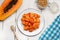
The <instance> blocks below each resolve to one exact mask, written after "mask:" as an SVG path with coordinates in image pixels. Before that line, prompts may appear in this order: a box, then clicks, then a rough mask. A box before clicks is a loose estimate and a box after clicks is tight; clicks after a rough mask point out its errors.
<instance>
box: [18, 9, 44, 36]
mask: <svg viewBox="0 0 60 40" xmlns="http://www.w3.org/2000/svg"><path fill="white" fill-rule="evenodd" d="M29 12H33V13H35V14H38V15H39V16H40V19H39V20H40V23H39V28H38V29H36V30H34V31H32V32H29V31H26V30H24V25H23V24H22V22H21V18H22V16H23V15H24V14H27V13H29ZM44 25H45V21H44V18H43V15H42V14H41V11H39V10H36V9H33V8H28V9H25V10H24V11H22V12H21V13H20V14H19V15H18V18H17V27H18V30H19V31H20V32H21V33H22V34H23V35H25V36H29V37H32V36H36V35H38V34H40V33H41V32H42V31H43V29H44ZM31 30H32V29H31Z"/></svg>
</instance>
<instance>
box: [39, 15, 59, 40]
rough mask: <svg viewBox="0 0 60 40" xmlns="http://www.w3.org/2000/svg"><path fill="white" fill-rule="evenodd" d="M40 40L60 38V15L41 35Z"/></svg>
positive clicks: (56, 39)
mask: <svg viewBox="0 0 60 40" xmlns="http://www.w3.org/2000/svg"><path fill="white" fill-rule="evenodd" d="M39 40H60V15H59V16H57V18H56V19H55V21H54V22H53V23H52V25H50V27H49V28H47V29H46V30H45V31H44V33H43V34H42V35H41V37H39Z"/></svg>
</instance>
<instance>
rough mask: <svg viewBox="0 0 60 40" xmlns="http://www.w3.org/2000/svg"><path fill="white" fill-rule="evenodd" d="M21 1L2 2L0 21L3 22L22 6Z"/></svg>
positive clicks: (9, 0) (8, 0)
mask: <svg viewBox="0 0 60 40" xmlns="http://www.w3.org/2000/svg"><path fill="white" fill-rule="evenodd" d="M22 1H23V0H4V2H3V3H2V5H1V6H0V20H1V21H3V20H5V19H6V18H8V17H9V16H10V15H12V14H13V13H14V12H15V11H16V10H17V9H18V8H19V7H20V6H21V4H22Z"/></svg>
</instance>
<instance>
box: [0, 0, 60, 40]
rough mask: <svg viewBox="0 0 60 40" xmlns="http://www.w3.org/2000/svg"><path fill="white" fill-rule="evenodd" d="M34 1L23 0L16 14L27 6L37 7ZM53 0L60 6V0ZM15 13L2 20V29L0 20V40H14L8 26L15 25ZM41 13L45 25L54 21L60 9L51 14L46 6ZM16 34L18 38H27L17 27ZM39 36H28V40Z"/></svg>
mask: <svg viewBox="0 0 60 40" xmlns="http://www.w3.org/2000/svg"><path fill="white" fill-rule="evenodd" d="M3 1H4V0H0V5H1V4H2V2H3ZM35 1H36V0H23V3H22V5H21V7H20V8H19V9H18V10H17V16H18V15H19V13H20V12H22V11H23V10H25V9H27V8H34V9H38V7H37V6H36V2H35ZM49 1H50V2H53V0H49ZM54 1H55V2H56V3H57V4H58V5H59V7H60V0H54ZM15 14H16V12H15V13H14V14H13V15H11V16H10V17H9V18H7V19H6V20H5V21H4V24H3V29H2V22H0V40H14V35H13V32H12V31H11V30H10V26H11V25H15ZM42 14H43V16H44V18H45V27H47V26H49V25H50V24H51V23H52V22H53V21H54V19H55V18H56V16H57V15H59V14H60V10H59V12H58V13H56V14H53V13H51V12H50V11H49V8H46V9H45V10H44V11H43V12H42ZM16 35H17V37H18V39H19V40H28V39H27V38H28V37H27V36H24V35H23V34H21V33H20V32H19V31H18V29H17V32H16ZM39 36H40V35H37V36H35V37H29V40H38V38H39Z"/></svg>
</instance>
